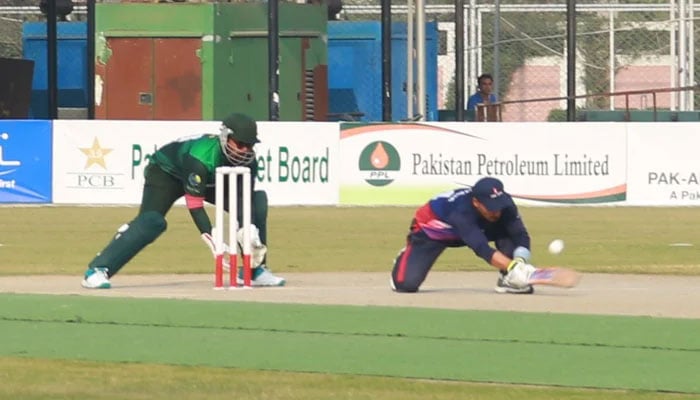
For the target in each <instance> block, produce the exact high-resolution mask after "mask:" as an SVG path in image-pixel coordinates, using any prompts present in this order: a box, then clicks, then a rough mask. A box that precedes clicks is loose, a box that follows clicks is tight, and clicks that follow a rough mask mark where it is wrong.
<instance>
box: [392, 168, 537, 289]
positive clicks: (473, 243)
mask: <svg viewBox="0 0 700 400" xmlns="http://www.w3.org/2000/svg"><path fill="white" fill-rule="evenodd" d="M489 242H495V245H496V248H495V249H494V248H492V247H491V246H490V245H489ZM463 246H467V247H469V248H470V249H472V251H474V253H475V254H476V255H477V256H479V257H481V258H482V259H483V260H484V261H486V262H487V263H489V264H490V265H492V266H494V267H496V268H498V269H499V271H500V273H501V274H500V275H499V277H498V281H497V283H496V292H498V293H516V294H531V293H533V292H534V289H533V287H532V285H530V284H529V283H528V282H529V278H530V275H531V274H532V273H533V272H534V271H535V267H533V266H532V265H530V264H529V260H530V235H529V234H528V232H527V229H526V228H525V224H524V223H523V220H522V218H520V214H519V213H518V208H517V207H516V205H515V203H514V202H513V199H512V198H511V197H510V195H509V194H508V193H506V192H505V191H504V190H503V183H501V181H500V180H498V179H496V178H491V177H486V178H482V179H480V180H479V181H477V182H476V183H475V184H474V186H472V187H471V188H461V189H456V190H453V191H450V192H446V193H442V194H439V195H437V196H435V197H433V198H432V199H431V200H430V201H428V203H426V204H425V205H423V206H422V207H420V208H419V209H418V210H417V211H416V213H415V216H414V218H413V220H412V222H411V226H410V231H409V233H408V237H407V243H406V247H404V248H403V249H402V250H401V251H400V252H399V255H398V256H397V257H396V260H395V261H394V269H393V271H392V273H391V286H392V289H394V290H395V291H397V292H417V291H418V288H419V287H420V285H421V284H422V283H423V281H424V280H425V278H426V276H427V275H428V272H429V271H430V269H431V268H432V267H433V264H434V263H435V260H437V258H438V257H439V256H440V254H442V252H443V251H444V250H445V249H446V248H448V247H463Z"/></svg>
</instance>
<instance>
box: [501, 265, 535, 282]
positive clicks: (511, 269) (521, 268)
mask: <svg viewBox="0 0 700 400" xmlns="http://www.w3.org/2000/svg"><path fill="white" fill-rule="evenodd" d="M507 271H508V272H507V273H506V276H504V277H503V282H504V283H505V284H506V285H508V286H512V287H515V288H523V287H525V286H527V285H529V284H530V276H532V274H533V273H534V272H535V267H534V266H532V265H531V264H527V263H525V262H522V261H521V260H520V259H515V260H513V261H511V262H510V264H509V265H508V270H507Z"/></svg>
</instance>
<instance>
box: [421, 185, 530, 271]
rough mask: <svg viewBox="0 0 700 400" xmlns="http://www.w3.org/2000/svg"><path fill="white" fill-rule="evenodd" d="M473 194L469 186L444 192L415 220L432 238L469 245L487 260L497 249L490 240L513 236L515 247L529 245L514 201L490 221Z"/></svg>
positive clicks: (427, 205) (527, 236)
mask: <svg viewBox="0 0 700 400" xmlns="http://www.w3.org/2000/svg"><path fill="white" fill-rule="evenodd" d="M472 197H473V195H472V192H471V189H470V188H462V189H455V190H453V191H450V192H445V193H441V194H439V195H437V196H435V197H433V198H432V199H430V201H428V203H426V204H425V205H424V206H422V207H421V208H419V209H418V211H417V212H416V217H415V218H416V224H417V225H418V227H419V228H420V229H421V230H423V232H425V234H426V235H427V236H428V237H429V238H431V239H433V240H436V241H439V242H443V243H445V244H447V245H448V246H450V247H461V246H468V247H469V248H471V249H472V250H473V251H474V253H475V254H476V255H477V256H479V257H481V258H482V259H484V260H485V261H486V262H487V263H490V262H491V257H493V253H494V252H495V251H496V250H495V249H494V248H492V247H491V246H489V242H490V241H495V240H496V239H500V238H510V239H511V240H512V241H513V242H514V244H515V246H516V247H517V246H523V247H526V248H528V249H529V248H530V235H529V234H528V232H527V229H526V228H525V224H523V221H522V219H521V218H520V214H519V213H518V208H517V206H516V205H515V203H513V202H512V201H511V206H508V207H506V208H505V209H503V210H502V211H501V218H499V219H498V221H496V222H489V221H487V220H486V219H484V218H483V217H482V216H481V214H479V211H478V210H477V209H476V208H474V206H473V205H472Z"/></svg>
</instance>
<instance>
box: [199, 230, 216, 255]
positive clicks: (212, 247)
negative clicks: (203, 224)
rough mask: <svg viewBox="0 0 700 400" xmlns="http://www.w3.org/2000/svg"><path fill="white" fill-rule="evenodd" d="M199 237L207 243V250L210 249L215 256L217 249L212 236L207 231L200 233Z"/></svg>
mask: <svg viewBox="0 0 700 400" xmlns="http://www.w3.org/2000/svg"><path fill="white" fill-rule="evenodd" d="M201 238H202V240H203V241H204V243H206V244H207V246H208V247H209V250H211V254H212V255H213V256H214V257H215V258H216V254H217V251H216V243H214V238H213V237H212V236H211V235H210V234H208V233H202V235H201Z"/></svg>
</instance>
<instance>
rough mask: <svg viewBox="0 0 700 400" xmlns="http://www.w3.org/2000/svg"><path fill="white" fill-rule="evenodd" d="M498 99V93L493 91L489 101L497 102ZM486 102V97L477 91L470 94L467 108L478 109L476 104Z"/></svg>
mask: <svg viewBox="0 0 700 400" xmlns="http://www.w3.org/2000/svg"><path fill="white" fill-rule="evenodd" d="M497 101H498V100H496V95H495V94H493V93H491V94H490V95H489V102H491V103H495V102H497ZM483 102H484V98H483V97H482V96H481V92H476V93H474V94H473V95H471V96H469V100H468V101H467V110H476V105H477V104H481V103H483Z"/></svg>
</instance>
